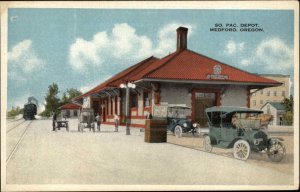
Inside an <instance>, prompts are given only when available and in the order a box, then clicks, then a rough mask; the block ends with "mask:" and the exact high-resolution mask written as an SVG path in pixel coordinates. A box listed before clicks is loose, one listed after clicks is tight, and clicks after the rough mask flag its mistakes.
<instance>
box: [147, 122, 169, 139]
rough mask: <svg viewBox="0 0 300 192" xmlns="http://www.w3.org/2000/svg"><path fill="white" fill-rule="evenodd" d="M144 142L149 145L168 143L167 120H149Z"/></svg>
mask: <svg viewBox="0 0 300 192" xmlns="http://www.w3.org/2000/svg"><path fill="white" fill-rule="evenodd" d="M144 141H145V142H148V143H164V142H167V122H166V120H158V119H147V120H146V128H145V140H144Z"/></svg>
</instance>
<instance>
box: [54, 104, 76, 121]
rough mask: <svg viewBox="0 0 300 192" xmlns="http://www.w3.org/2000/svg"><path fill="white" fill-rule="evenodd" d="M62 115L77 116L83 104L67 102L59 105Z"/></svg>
mask: <svg viewBox="0 0 300 192" xmlns="http://www.w3.org/2000/svg"><path fill="white" fill-rule="evenodd" d="M59 109H60V111H61V116H62V117H67V118H73V117H74V118H75V117H77V116H78V115H79V112H80V109H81V105H78V104H75V103H67V104H65V105H63V106H61V107H59Z"/></svg>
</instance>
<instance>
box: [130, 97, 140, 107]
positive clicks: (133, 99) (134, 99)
mask: <svg viewBox="0 0 300 192" xmlns="http://www.w3.org/2000/svg"><path fill="white" fill-rule="evenodd" d="M137 106H138V98H137V94H135V93H133V94H131V95H130V108H136V107H137Z"/></svg>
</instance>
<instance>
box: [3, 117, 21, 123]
mask: <svg viewBox="0 0 300 192" xmlns="http://www.w3.org/2000/svg"><path fill="white" fill-rule="evenodd" d="M20 120H24V119H23V118H20V119H11V120H7V123H13V122H16V121H20Z"/></svg>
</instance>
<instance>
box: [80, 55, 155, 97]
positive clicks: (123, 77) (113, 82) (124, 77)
mask: <svg viewBox="0 0 300 192" xmlns="http://www.w3.org/2000/svg"><path fill="white" fill-rule="evenodd" d="M156 60H158V59H157V58H156V57H153V56H151V57H149V58H147V59H145V60H143V61H141V62H139V63H137V64H135V65H133V66H131V67H129V68H127V69H125V70H124V71H121V72H120V73H118V74H116V75H115V76H113V77H111V78H110V79H108V80H106V81H104V82H103V83H101V84H99V85H97V86H96V87H94V88H93V89H91V90H89V91H88V92H86V93H84V94H83V95H80V96H78V97H76V98H74V100H79V99H81V98H83V97H86V96H88V95H91V94H93V93H97V92H100V91H102V90H104V89H106V88H107V87H118V86H119V85H120V84H121V83H122V81H128V80H129V79H128V77H129V76H130V75H132V74H135V72H138V71H139V70H141V69H143V68H144V67H147V66H148V65H149V64H150V63H153V62H154V61H156Z"/></svg>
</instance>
